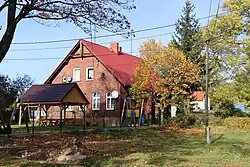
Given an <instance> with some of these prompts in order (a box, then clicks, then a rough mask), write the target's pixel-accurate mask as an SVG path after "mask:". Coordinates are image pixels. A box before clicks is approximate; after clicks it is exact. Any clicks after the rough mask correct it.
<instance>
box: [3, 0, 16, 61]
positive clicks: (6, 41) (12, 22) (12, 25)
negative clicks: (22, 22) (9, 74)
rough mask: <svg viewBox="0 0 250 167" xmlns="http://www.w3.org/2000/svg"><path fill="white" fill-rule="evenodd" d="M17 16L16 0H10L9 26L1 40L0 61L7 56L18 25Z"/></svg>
mask: <svg viewBox="0 0 250 167" xmlns="http://www.w3.org/2000/svg"><path fill="white" fill-rule="evenodd" d="M15 16H16V0H9V6H8V16H7V28H6V30H5V33H4V35H3V37H2V39H1V41H0V63H1V62H2V60H3V59H4V57H5V56H6V54H7V52H8V50H9V48H10V45H11V42H12V40H13V37H14V33H15V30H16V25H17V20H16V19H15Z"/></svg>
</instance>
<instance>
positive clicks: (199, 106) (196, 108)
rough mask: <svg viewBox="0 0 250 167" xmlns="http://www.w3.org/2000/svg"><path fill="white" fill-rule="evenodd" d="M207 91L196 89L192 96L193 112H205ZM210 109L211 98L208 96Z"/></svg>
mask: <svg viewBox="0 0 250 167" xmlns="http://www.w3.org/2000/svg"><path fill="white" fill-rule="evenodd" d="M205 99H206V91H194V92H193V94H192V96H191V102H190V105H191V108H192V111H193V112H205ZM208 110H210V98H208Z"/></svg>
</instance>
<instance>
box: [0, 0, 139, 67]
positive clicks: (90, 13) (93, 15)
mask: <svg viewBox="0 0 250 167" xmlns="http://www.w3.org/2000/svg"><path fill="white" fill-rule="evenodd" d="M132 2H133V0H3V1H2V2H0V13H4V14H5V10H6V14H7V15H6V18H7V26H6V30H5V32H4V33H3V36H2V38H1V41H0V63H1V62H2V60H3V59H4V57H5V55H6V53H7V52H8V50H9V47H10V44H11V42H12V40H13V37H14V34H15V31H16V27H17V25H18V23H19V22H20V21H21V20H24V19H34V20H36V21H37V22H40V23H42V24H46V23H48V22H47V21H52V22H53V23H55V21H61V20H65V21H66V22H70V23H73V24H75V25H76V26H78V27H80V28H82V29H83V30H84V31H85V32H89V31H90V29H89V26H88V25H89V24H93V25H97V27H100V28H102V29H106V30H109V31H111V32H118V31H122V30H127V29H129V28H130V23H129V22H128V20H127V18H126V17H125V16H124V15H123V14H121V13H122V11H121V10H131V9H134V8H135V6H134V5H133V4H132Z"/></svg>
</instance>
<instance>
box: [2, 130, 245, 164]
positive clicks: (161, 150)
mask: <svg viewBox="0 0 250 167" xmlns="http://www.w3.org/2000/svg"><path fill="white" fill-rule="evenodd" d="M191 131H192V130H191ZM186 132H188V131H186V130H183V131H181V133H178V132H174V133H171V132H163V133H159V131H158V130H156V129H147V130H128V131H122V132H117V131H115V132H106V133H101V134H87V135H86V134H75V133H74V134H61V136H58V135H60V134H53V135H52V134H51V135H49V136H46V137H44V136H36V137H35V138H32V137H30V138H27V137H26V138H24V137H23V138H21V137H17V138H13V139H11V140H6V139H5V138H0V143H5V144H8V143H9V144H10V146H12V145H15V144H17V143H18V142H20V143H21V144H20V145H19V146H20V148H19V147H18V151H20V149H25V148H26V147H31V146H33V147H34V148H41V147H44V151H45V150H47V151H48V149H52V146H48V147H47V146H46V144H43V145H41V143H46V141H48V139H49V140H50V141H51V142H53V141H54V142H58V145H56V144H54V145H56V148H57V149H58V150H60V149H61V147H62V146H63V145H65V143H66V142H67V141H69V140H71V138H72V137H76V138H78V139H79V140H82V142H83V147H84V148H86V152H85V153H86V155H87V157H86V158H85V159H83V160H80V161H79V162H68V163H67V164H57V165H55V163H57V162H55V161H45V160H44V159H43V158H40V159H39V158H31V160H27V159H22V158H20V156H18V155H16V153H15V150H16V149H17V148H12V147H10V148H9V151H7V149H6V150H5V151H2V153H1V150H2V149H0V166H1V165H3V166H4V165H6V166H8V165H10V166H11V165H13V166H16V165H17V164H18V166H53V165H54V166H73V165H72V163H74V165H76V164H75V163H77V164H78V165H79V166H80V165H83V166H107V167H109V166H110V167H112V166H126V167H127V166H143V167H144V166H145V167H146V166H223V167H224V166H237V167H238V166H240V167H244V166H249V164H250V131H235V132H225V133H223V131H221V130H220V131H216V134H215V131H213V129H212V132H213V135H212V140H213V142H212V144H211V145H207V144H206V142H205V136H204V135H203V134H199V133H198V134H196V135H194V134H192V133H191V134H187V133H186ZM23 141H27V142H23ZM29 144H33V145H29ZM2 145H3V144H2ZM2 145H0V146H2ZM15 147H17V146H15ZM42 151H43V150H42ZM44 156H45V155H44Z"/></svg>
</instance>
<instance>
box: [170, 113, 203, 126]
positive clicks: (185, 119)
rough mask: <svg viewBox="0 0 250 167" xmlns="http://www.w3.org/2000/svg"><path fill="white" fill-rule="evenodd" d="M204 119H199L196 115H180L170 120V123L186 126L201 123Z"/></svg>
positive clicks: (171, 124)
mask: <svg viewBox="0 0 250 167" xmlns="http://www.w3.org/2000/svg"><path fill="white" fill-rule="evenodd" d="M201 122H203V120H201V119H199V117H197V116H196V115H180V116H177V117H174V118H170V119H169V120H168V125H170V126H177V127H180V128H186V127H189V126H194V125H197V124H200V123H201Z"/></svg>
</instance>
